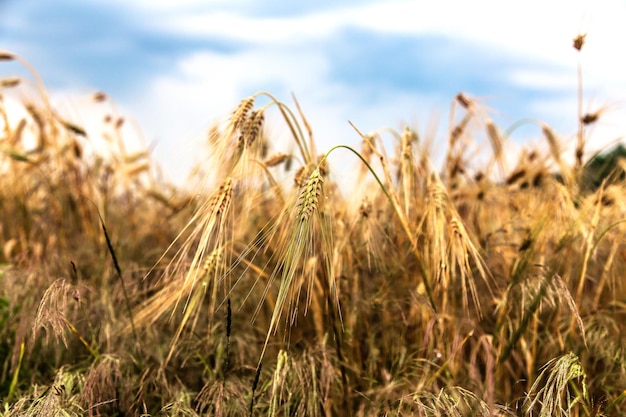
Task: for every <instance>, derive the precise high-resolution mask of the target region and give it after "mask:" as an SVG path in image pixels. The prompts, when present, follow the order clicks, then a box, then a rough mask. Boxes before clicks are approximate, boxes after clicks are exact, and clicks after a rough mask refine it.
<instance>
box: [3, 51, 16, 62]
mask: <svg viewBox="0 0 626 417" xmlns="http://www.w3.org/2000/svg"><path fill="white" fill-rule="evenodd" d="M14 59H15V55H14V54H12V53H11V52H8V51H0V61H13V60H14Z"/></svg>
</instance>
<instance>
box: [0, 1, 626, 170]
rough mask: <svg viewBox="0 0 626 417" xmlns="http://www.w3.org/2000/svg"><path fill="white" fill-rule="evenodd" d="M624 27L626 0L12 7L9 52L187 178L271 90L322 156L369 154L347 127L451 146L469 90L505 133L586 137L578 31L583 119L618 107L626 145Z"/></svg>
mask: <svg viewBox="0 0 626 417" xmlns="http://www.w3.org/2000/svg"><path fill="white" fill-rule="evenodd" d="M624 21H626V3H624V2H623V1H618V0H606V1H595V2H592V1H564V0H553V1H549V2H548V1H545V0H527V1H525V2H503V1H494V0H472V1H463V0H441V1H428V2H425V1H416V0H413V1H406V0H397V1H391V0H390V1H375V0H360V1H357V0H333V1H331V0H318V1H315V2H304V1H290V0H264V1H253V0H208V1H207V0H204V1H201V0H182V1H166V0H136V1H132V2H131V1H121V0H91V1H80V0H50V1H35V0H0V49H4V50H9V51H11V52H14V53H16V54H19V55H21V56H22V57H24V58H26V59H27V60H28V61H30V62H31V63H32V64H33V65H34V66H35V68H37V70H38V71H39V72H40V74H41V76H42V78H43V80H44V82H45V84H46V86H47V87H48V89H49V91H50V93H51V94H52V96H53V98H54V99H55V102H58V103H60V104H59V105H60V106H61V107H62V108H65V109H68V110H67V111H68V112H70V113H71V114H72V117H74V118H76V119H78V120H76V121H77V122H78V123H80V122H81V120H80V119H81V118H85V119H86V118H87V116H85V111H84V107H85V106H87V104H86V103H87V102H88V100H86V97H89V96H90V95H91V94H93V93H94V92H95V91H104V92H106V93H107V94H108V95H109V96H111V97H112V98H113V99H114V100H115V102H116V104H117V106H118V108H119V111H120V112H121V113H122V114H123V115H124V116H126V117H129V118H132V119H134V120H136V121H137V124H138V125H139V126H140V127H141V130H142V132H143V136H144V137H145V141H146V142H147V143H150V144H153V145H155V148H154V155H155V157H156V158H157V160H159V161H160V162H161V163H162V165H164V167H165V170H166V172H168V173H170V174H172V175H173V176H175V177H177V178H183V177H184V175H185V174H186V173H187V172H188V169H189V168H190V167H191V165H192V161H194V155H196V154H197V146H199V143H200V141H201V137H202V135H203V133H204V131H205V129H206V128H208V127H209V126H210V124H211V122H213V121H214V120H217V119H219V118H223V117H224V116H227V115H228V114H229V112H230V111H231V110H232V109H233V108H234V106H236V104H237V103H238V102H239V100H241V99H242V98H244V97H246V96H248V95H250V94H252V93H254V92H256V91H259V90H265V91H269V92H271V93H272V94H274V95H275V96H277V97H278V98H279V99H280V100H282V101H284V102H286V103H287V104H291V93H292V92H293V93H295V95H296V96H297V98H298V100H299V102H300V104H301V106H302V108H303V110H304V112H305V114H306V115H307V118H308V119H309V121H310V123H311V125H312V127H313V129H314V132H315V135H316V138H317V139H318V142H319V147H320V148H322V149H324V148H326V149H327V148H328V147H330V146H332V145H333V144H338V143H345V144H356V143H358V142H359V138H358V136H357V135H356V134H355V132H354V131H353V130H352V128H351V127H350V126H349V125H348V123H347V121H348V120H350V121H352V122H353V123H354V124H355V125H356V126H358V127H359V128H360V129H361V131H364V132H368V131H372V130H375V129H379V128H382V127H386V126H389V127H393V128H396V129H401V127H402V124H403V123H408V124H409V125H411V126H413V127H415V128H417V129H418V130H419V131H420V132H421V133H425V130H426V129H427V128H428V125H429V122H430V121H432V120H438V124H437V126H438V127H439V135H441V138H442V140H443V138H444V137H445V131H446V129H447V120H448V111H449V107H450V101H451V100H452V99H453V98H454V96H455V95H456V94H457V93H458V92H461V91H463V92H466V93H468V94H469V95H471V96H474V97H479V98H480V101H481V102H482V103H483V104H485V105H486V106H487V107H488V108H489V109H491V116H492V117H493V119H495V120H496V121H497V122H498V124H499V125H500V126H502V127H503V128H506V127H508V126H509V125H511V124H512V123H514V122H515V121H517V120H520V119H522V118H526V117H530V118H537V119H540V120H543V121H545V122H547V123H548V124H550V125H551V126H553V127H554V128H555V129H556V130H558V131H559V132H560V133H561V134H562V136H563V138H565V139H568V138H573V136H574V134H575V131H576V109H577V104H576V103H577V101H576V94H577V92H576V83H577V78H576V66H577V62H578V59H579V56H578V54H577V53H576V51H575V50H574V49H573V48H572V38H573V37H574V36H576V34H577V33H579V32H586V33H588V36H587V44H586V45H585V48H584V50H583V53H582V56H581V57H580V58H581V59H582V63H583V75H584V84H585V104H584V108H585V111H594V110H596V109H598V108H601V107H606V108H607V111H606V112H605V114H604V115H603V116H604V117H603V119H602V120H601V123H600V125H599V126H598V128H597V129H596V130H595V131H594V133H593V135H594V136H593V138H592V140H593V141H594V143H596V144H600V143H601V142H602V143H606V142H609V141H612V140H614V139H616V138H617V137H619V136H622V135H624V134H626V123H625V122H624V121H626V117H625V116H626V101H624V98H626V77H624V74H626V59H625V58H624V57H623V52H622V51H623V50H624V48H623V45H624V41H626V25H624ZM18 73H20V68H19V67H18V66H17V65H15V64H7V63H2V65H0V76H8V75H16V74H18ZM436 117H438V119H434V118H436ZM85 122H86V120H85ZM274 129H276V130H278V131H280V126H275V127H274ZM533 135H534V136H535V137H537V140H539V138H540V133H539V132H538V131H533V130H531V131H524V133H519V134H518V135H517V136H516V137H515V138H511V141H512V142H515V143H518V144H519V143H521V142H523V141H529V140H533Z"/></svg>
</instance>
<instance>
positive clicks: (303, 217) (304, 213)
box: [298, 169, 324, 222]
mask: <svg viewBox="0 0 626 417" xmlns="http://www.w3.org/2000/svg"><path fill="white" fill-rule="evenodd" d="M323 182H324V180H323V178H322V175H321V173H320V170H319V169H315V170H314V171H313V172H312V173H311V175H310V176H309V179H308V181H307V183H306V185H305V187H304V189H303V190H302V192H301V193H300V198H299V204H298V206H299V211H298V219H299V220H300V221H301V222H305V221H307V220H308V219H310V218H311V216H312V215H313V213H314V212H315V211H316V210H317V209H318V203H319V198H320V196H321V194H322V184H323Z"/></svg>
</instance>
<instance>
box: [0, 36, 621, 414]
mask: <svg viewBox="0 0 626 417" xmlns="http://www.w3.org/2000/svg"><path fill="white" fill-rule="evenodd" d="M583 45H584V36H583V35H580V36H578V37H577V38H576V39H575V40H574V47H575V48H576V49H578V50H579V51H580V50H581V49H582V48H583ZM2 61H18V62H20V63H21V64H22V65H24V66H25V67H26V68H27V69H28V70H29V71H30V72H31V74H32V80H28V81H27V80H25V79H22V78H4V79H1V80H0V82H1V84H0V85H1V89H0V98H2V97H3V96H4V95H5V94H12V93H14V92H15V91H19V89H22V88H29V89H30V90H31V93H32V94H21V95H19V94H18V95H17V96H18V97H21V105H22V106H23V107H24V109H25V111H26V116H25V117H24V118H22V119H20V120H18V121H16V122H15V121H10V120H9V118H8V116H7V111H6V107H5V104H4V101H2V100H0V120H2V122H1V123H0V126H2V130H1V131H0V171H1V176H0V213H1V216H0V243H1V249H2V252H1V253H0V370H1V373H0V399H2V403H1V404H0V415H3V416H28V415H32V416H84V415H88V416H95V415H106V416H112V415H137V416H199V415H214V416H246V415H249V416H265V415H269V416H621V415H623V413H624V412H625V411H626V401H625V400H626V352H625V351H624V346H626V344H625V343H624V337H625V336H624V333H625V332H626V327H625V324H624V323H625V322H622V320H625V319H626V289H625V288H624V284H623V283H624V277H623V271H626V246H625V243H624V235H625V232H626V200H625V199H624V198H623V196H624V193H625V191H626V189H625V185H624V172H625V170H626V165H625V163H624V160H623V159H621V156H623V155H624V154H625V153H626V152H624V149H623V148H621V147H617V148H614V149H613V150H612V152H608V153H603V154H599V153H592V152H589V151H588V150H587V146H586V145H587V144H588V141H589V134H590V133H589V132H590V129H591V128H592V127H593V125H594V123H597V121H598V119H601V117H602V115H601V112H597V113H595V114H594V113H588V114H583V113H582V111H579V114H577V115H576V114H573V115H572V120H574V122H575V123H577V132H578V133H577V135H576V138H574V140H573V143H572V144H571V145H572V147H573V154H571V155H569V154H567V153H566V152H565V151H564V149H567V146H566V145H567V144H566V143H565V140H564V139H563V138H562V137H561V136H560V135H559V133H558V132H555V131H554V130H553V129H552V128H551V127H550V126H549V125H547V124H545V123H542V122H539V121H537V122H533V121H525V122H524V123H527V124H531V125H534V127H535V128H536V134H537V136H538V137H539V138H541V140H542V141H543V143H544V144H545V146H544V147H541V148H533V147H530V146H529V147H526V148H524V149H523V150H522V151H521V152H520V153H519V155H515V156H514V157H513V158H512V157H511V155H507V154H506V149H507V147H506V143H507V141H510V140H511V139H509V136H510V135H511V134H512V133H513V131H514V129H515V128H516V126H519V124H518V125H516V126H512V127H511V128H508V129H506V127H501V126H498V125H496V124H495V122H494V121H493V120H492V119H491V118H490V117H489V111H488V109H486V108H485V107H484V106H483V105H482V104H481V103H480V102H479V101H478V100H476V99H474V98H472V97H471V96H470V95H468V94H466V93H459V94H458V95H457V96H456V97H452V98H451V108H450V123H449V126H448V130H447V131H448V134H447V137H446V138H444V141H443V142H445V143H444V145H443V147H444V151H443V154H442V157H441V158H439V159H440V160H441V161H442V162H441V163H437V162H436V161H437V158H435V156H434V155H435V153H436V149H435V148H436V144H435V139H434V138H430V137H423V136H422V135H421V134H420V132H418V131H417V130H416V129H413V128H411V127H410V126H403V127H402V128H401V129H400V130H398V131H396V130H394V129H390V128H381V129H380V130H379V131H377V132H368V133H363V132H360V131H359V128H358V126H353V127H354V135H355V138H356V140H358V141H359V142H360V146H357V147H354V146H348V145H337V146H335V147H332V148H330V149H318V146H317V144H316V143H315V141H314V139H313V132H314V130H315V126H311V125H310V124H309V122H308V121H307V118H306V113H305V112H304V111H303V110H302V109H301V108H300V105H299V104H298V102H297V101H295V99H294V100H290V102H292V104H289V105H288V104H285V103H284V102H282V101H279V99H278V98H276V97H274V96H272V95H271V94H270V93H267V92H259V93H257V94H254V95H252V96H250V97H246V98H244V99H243V100H242V101H241V103H240V104H239V106H238V107H237V108H236V109H234V110H233V111H232V117H231V118H230V120H229V122H228V123H227V124H225V125H216V126H213V127H210V128H209V129H208V130H207V135H206V140H205V146H206V149H207V150H208V151H209V152H207V153H208V154H209V155H210V157H208V158H207V159H206V161H204V162H203V163H202V164H201V166H199V167H196V168H195V169H194V170H192V172H191V174H190V175H191V177H192V178H193V181H194V182H193V183H194V184H196V185H194V187H193V189H191V190H190V189H187V188H182V187H177V186H175V185H172V184H171V183H169V182H167V181H166V180H165V179H163V178H162V177H161V176H160V175H159V169H158V166H157V164H155V163H154V161H152V159H151V155H150V153H149V152H148V151H145V152H139V153H129V152H128V151H127V150H126V149H127V147H126V145H125V138H124V135H123V133H122V126H123V125H124V123H125V120H124V118H123V117H121V116H119V115H110V116H107V118H106V120H104V121H103V123H104V124H105V125H106V126H107V127H108V130H107V132H109V133H108V134H107V135H105V136H104V137H102V138H92V137H90V136H89V135H88V134H87V131H86V129H85V127H84V126H80V125H79V124H77V123H75V122H73V121H71V120H66V119H64V118H62V117H61V116H60V115H59V112H58V111H57V109H55V108H54V107H53V106H52V105H51V104H50V99H49V97H48V95H47V92H46V90H45V87H44V85H43V83H42V82H41V81H40V78H39V75H38V74H37V72H36V71H35V69H34V68H32V67H31V66H30V65H29V64H28V62H27V61H26V60H25V59H23V58H21V57H20V56H19V55H17V54H14V53H12V52H7V51H4V52H0V65H2ZM580 73H581V72H580V71H579V74H580ZM25 84H28V85H25ZM579 85H582V82H581V83H579ZM574 88H576V86H574ZM579 88H582V87H579ZM579 93H580V94H579V96H580V97H581V98H582V97H583V92H582V90H581V91H579ZM92 100H93V102H94V103H101V102H107V101H112V98H110V97H108V96H107V95H106V94H105V93H101V92H99V93H96V94H94V95H93V97H92ZM579 107H580V108H581V109H582V106H579ZM269 112H273V113H274V114H277V115H279V116H280V118H281V119H280V120H281V122H282V123H284V124H285V126H287V128H288V131H289V132H290V140H292V144H293V145H294V146H293V149H295V152H291V153H290V152H289V151H288V150H285V149H280V148H279V147H278V146H277V145H276V143H277V141H276V140H275V139H274V138H273V137H272V136H271V135H270V134H269V133H268V132H269V130H270V129H266V126H265V125H266V120H265V119H266V114H267V113H269ZM98 141H99V142H101V143H99V144H97V142H98ZM438 141H439V145H441V142H442V141H441V139H440V138H439V139H438ZM477 150H478V151H477ZM477 153H479V154H480V156H481V158H482V159H480V161H481V162H480V163H479V162H476V161H477V160H478V159H479V158H478V156H477ZM339 154H340V155H341V158H342V160H344V161H352V162H351V163H352V165H351V168H350V169H349V170H348V171H347V172H348V173H347V174H345V173H342V174H341V175H338V174H337V173H336V171H334V169H333V168H334V167H333V165H332V164H330V163H329V161H328V159H329V157H330V156H331V155H339ZM511 161H513V163H511Z"/></svg>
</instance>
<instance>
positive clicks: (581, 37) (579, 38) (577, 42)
mask: <svg viewBox="0 0 626 417" xmlns="http://www.w3.org/2000/svg"><path fill="white" fill-rule="evenodd" d="M586 36H587V34H586V33H579V34H578V35H576V37H575V38H574V49H576V50H577V51H580V50H582V49H583V46H584V45H585V37H586Z"/></svg>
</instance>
